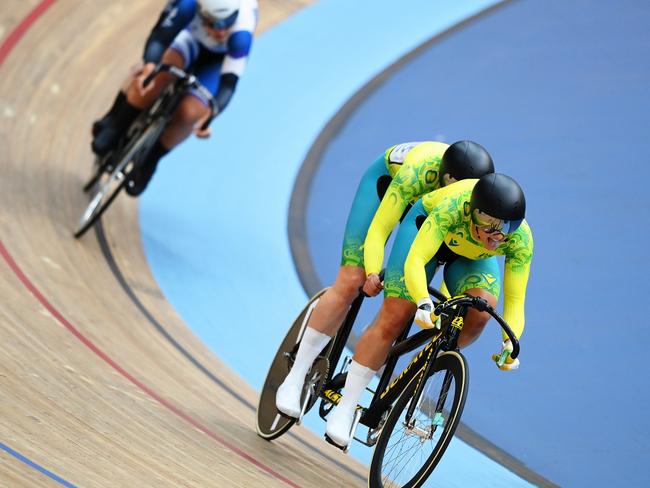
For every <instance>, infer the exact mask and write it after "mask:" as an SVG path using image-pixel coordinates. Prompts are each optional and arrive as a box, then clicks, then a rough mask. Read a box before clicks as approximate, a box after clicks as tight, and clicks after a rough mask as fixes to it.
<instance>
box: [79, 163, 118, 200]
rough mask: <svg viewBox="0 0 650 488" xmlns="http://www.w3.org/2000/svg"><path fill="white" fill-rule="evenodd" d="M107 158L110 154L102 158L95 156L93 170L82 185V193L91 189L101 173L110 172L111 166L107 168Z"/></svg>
mask: <svg viewBox="0 0 650 488" xmlns="http://www.w3.org/2000/svg"><path fill="white" fill-rule="evenodd" d="M109 158H110V154H109V155H107V156H104V157H103V158H100V157H97V160H96V161H95V172H94V173H93V175H92V176H91V177H90V178H89V179H88V181H87V182H86V183H85V184H84V186H83V192H84V193H88V192H89V191H90V190H92V189H93V188H94V187H95V185H96V184H97V182H98V181H99V179H100V178H101V177H102V175H104V174H106V173H110V172H111V170H112V168H111V169H108V168H107V159H109Z"/></svg>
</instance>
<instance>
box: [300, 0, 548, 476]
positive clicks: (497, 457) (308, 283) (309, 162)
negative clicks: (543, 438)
mask: <svg viewBox="0 0 650 488" xmlns="http://www.w3.org/2000/svg"><path fill="white" fill-rule="evenodd" d="M514 1H515V0H503V1H501V2H500V3H497V4H495V5H492V6H491V7H488V8H486V9H485V10H482V11H481V12H478V13H477V14H475V15H473V16H472V17H468V18H467V19H465V20H463V21H461V22H459V23H458V24H456V25H454V26H452V27H450V28H449V29H447V30H446V31H444V32H441V33H440V34H438V35H436V36H434V37H432V38H431V39H429V40H427V41H425V42H424V43H422V44H420V45H419V46H418V47H416V48H415V49H414V50H413V51H411V52H409V53H407V54H406V55H404V56H403V57H402V58H400V59H398V60H397V61H395V62H394V63H393V64H391V65H390V66H388V67H387V68H386V69H384V70H383V71H382V72H380V73H379V74H378V75H377V76H375V77H374V78H373V79H372V80H370V81H369V82H368V83H367V84H366V85H364V86H363V87H361V88H360V89H359V90H358V91H357V92H356V93H355V94H354V95H352V97H350V99H349V100H348V101H347V102H346V103H345V104H344V105H343V106H342V107H341V109H340V110H339V111H338V112H337V113H336V114H335V115H334V116H333V117H332V118H331V119H330V120H329V121H328V123H327V124H326V125H325V127H324V128H323V130H322V131H321V133H320V134H319V135H318V137H317V138H316V140H315V141H314V143H313V144H312V146H311V148H310V149H309V152H308V153H307V156H306V157H305V160H304V161H303V164H302V166H301V168H300V171H299V172H298V176H297V177H296V182H295V184H294V187H293V192H292V194H291V202H290V204H289V218H288V225H287V233H288V234H289V243H290V247H291V255H292V256H293V261H294V265H295V267H296V272H297V273H298V277H299V278H300V282H301V284H302V286H303V288H304V290H305V292H306V293H307V295H308V296H313V295H314V294H315V293H317V292H318V291H319V290H321V289H322V288H323V284H322V283H321V282H320V279H319V278H318V274H317V273H316V268H315V267H314V263H313V261H312V259H311V255H310V253H309V245H308V242H307V226H306V222H307V203H308V200H309V192H310V188H311V185H312V180H313V178H314V175H315V174H316V171H317V170H318V167H319V165H320V162H321V159H322V155H323V153H324V152H325V149H326V148H327V146H328V145H329V142H330V141H331V139H333V138H334V137H335V136H336V135H337V134H338V133H339V131H340V130H341V129H342V127H343V125H344V124H345V122H346V121H347V119H348V118H349V117H350V116H351V115H352V114H353V113H354V111H355V110H356V109H357V108H358V107H359V105H360V104H361V103H362V102H363V101H364V100H366V99H367V98H368V97H369V96H370V95H371V94H372V93H373V92H374V91H375V90H376V89H377V88H379V86H381V85H382V83H384V81H386V80H387V79H388V78H389V77H390V76H392V75H393V73H395V72H396V71H397V70H399V69H400V68H402V67H403V66H404V65H405V64H406V63H408V62H409V61H411V60H412V59H413V58H415V57H416V56H418V55H419V54H420V53H422V52H423V51H424V50H426V49H428V48H429V47H431V46H432V45H433V44H435V43H437V42H439V41H441V40H442V39H445V38H446V37H448V36H449V35H451V34H453V33H455V32H457V31H459V30H461V29H463V28H465V27H467V26H468V25H470V24H472V23H474V22H475V21H477V20H479V19H481V18H483V17H487V16H488V15H490V14H492V13H494V12H496V11H498V10H500V9H501V8H503V7H505V6H506V5H509V4H511V3H514ZM455 435H456V436H458V437H459V438H460V439H461V440H463V441H464V442H466V443H467V444H469V445H471V446H472V447H474V448H475V449H477V450H478V451H480V452H482V453H483V454H485V455H486V456H487V457H489V458H490V459H492V460H494V461H496V462H497V463H499V464H501V465H502V466H504V467H506V468H507V469H509V470H510V471H512V472H513V473H515V474H517V475H518V476H520V477H521V478H523V479H525V480H526V481H528V482H530V483H533V484H534V485H536V486H540V487H543V488H553V487H557V486H558V485H556V484H555V483H553V482H551V481H549V480H547V479H546V478H544V477H543V476H541V475H540V474H538V473H536V472H534V471H533V470H531V469H530V468H528V467H527V466H526V465H525V464H524V463H523V462H521V461H520V460H519V459H517V458H515V457H514V456H512V455H511V454H509V453H507V452H506V451H504V450H503V449H501V448H500V447H498V446H496V445H495V444H493V443H492V442H490V441H489V440H487V439H486V438H484V437H482V436H481V435H479V434H478V433H476V432H475V431H474V430H472V429H470V428H469V427H468V426H467V425H465V424H464V423H463V422H462V421H461V422H460V423H459V425H458V429H457V430H456V434H455Z"/></svg>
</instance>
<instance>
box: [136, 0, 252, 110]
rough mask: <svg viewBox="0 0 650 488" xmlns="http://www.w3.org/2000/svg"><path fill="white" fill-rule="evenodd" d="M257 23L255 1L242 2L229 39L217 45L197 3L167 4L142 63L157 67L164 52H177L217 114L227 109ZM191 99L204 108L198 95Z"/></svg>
mask: <svg viewBox="0 0 650 488" xmlns="http://www.w3.org/2000/svg"><path fill="white" fill-rule="evenodd" d="M256 23H257V0H242V2H241V6H240V8H239V15H238V16H237V20H236V21H235V24H234V25H233V26H232V28H231V29H230V32H229V34H228V37H227V38H226V39H225V41H224V42H222V43H220V42H217V41H215V40H214V38H212V37H211V36H210V35H209V34H208V32H207V31H206V30H205V27H204V25H203V22H202V20H201V18H200V17H199V15H198V6H197V2H196V0H170V1H169V2H168V3H167V5H166V6H165V9H164V10H163V12H162V14H161V15H160V18H159V19H158V22H156V25H155V26H154V28H153V30H152V31H151V34H149V38H148V39H147V42H146V44H145V48H144V56H143V59H144V62H145V63H159V62H160V60H161V59H162V57H163V54H164V52H165V50H166V49H168V48H171V49H173V50H174V51H177V52H178V53H179V54H180V55H181V56H182V57H183V61H184V68H185V69H188V67H190V66H191V67H192V69H193V73H194V74H195V76H196V77H197V78H198V80H199V81H200V82H201V84H202V85H203V86H205V87H206V88H207V89H208V90H209V91H210V92H211V93H212V95H213V96H214V102H215V106H216V113H220V112H222V111H223V109H224V108H225V107H226V105H228V102H229V101H230V99H231V97H232V95H233V93H234V92H235V87H236V85H237V81H238V80H239V77H240V76H241V75H242V73H243V72H244V68H245V67H246V61H247V59H248V55H249V53H250V50H251V46H252V44H253V33H254V31H255V26H256ZM191 93H192V95H194V96H196V97H197V98H199V99H200V100H201V101H203V102H204V103H205V104H206V105H207V103H208V102H207V100H205V99H204V98H203V97H202V96H201V94H200V92H198V91H196V90H194V91H192V92H191Z"/></svg>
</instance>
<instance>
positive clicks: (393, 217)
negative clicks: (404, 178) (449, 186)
mask: <svg viewBox="0 0 650 488" xmlns="http://www.w3.org/2000/svg"><path fill="white" fill-rule="evenodd" d="M403 193H404V192H401V191H400V187H399V184H398V183H397V182H396V181H395V180H393V181H392V182H391V184H390V185H389V186H388V190H386V194H385V195H384V198H383V199H382V200H381V203H380V204H379V208H378V209H377V212H376V213H375V216H374V217H373V219H372V222H371V223H370V227H369V228H368V234H367V235H366V240H365V242H364V245H363V262H364V264H365V267H366V275H369V274H371V273H379V272H380V271H381V267H382V264H383V263H384V248H385V246H386V241H387V240H388V236H389V235H390V233H391V232H392V231H393V229H394V228H395V226H396V225H397V223H398V222H399V219H400V217H401V216H402V214H403V213H404V210H405V209H406V206H407V205H408V203H409V200H406V199H405V198H404V196H403Z"/></svg>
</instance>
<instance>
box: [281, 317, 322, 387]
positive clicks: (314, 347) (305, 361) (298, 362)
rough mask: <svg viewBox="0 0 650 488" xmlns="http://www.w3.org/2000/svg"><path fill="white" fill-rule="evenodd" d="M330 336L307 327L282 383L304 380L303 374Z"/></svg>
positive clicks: (301, 381)
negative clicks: (291, 365) (289, 369)
mask: <svg viewBox="0 0 650 488" xmlns="http://www.w3.org/2000/svg"><path fill="white" fill-rule="evenodd" d="M330 339H331V337H330V336H328V335H327V334H323V333H322V332H318V331H317V330H316V329H312V328H311V327H307V328H306V329H305V333H304V335H303V336H302V340H301V341H300V347H299V348H298V352H297V353H296V359H295V361H294V363H293V367H292V368H291V371H289V374H288V375H287V377H286V378H285V380H284V383H300V384H302V383H303V382H304V381H305V375H306V374H307V371H309V368H311V365H312V364H313V363H314V360H315V359H316V357H317V356H318V355H319V354H320V353H321V351H322V350H323V348H324V347H325V346H326V345H327V343H328V342H329V341H330Z"/></svg>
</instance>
